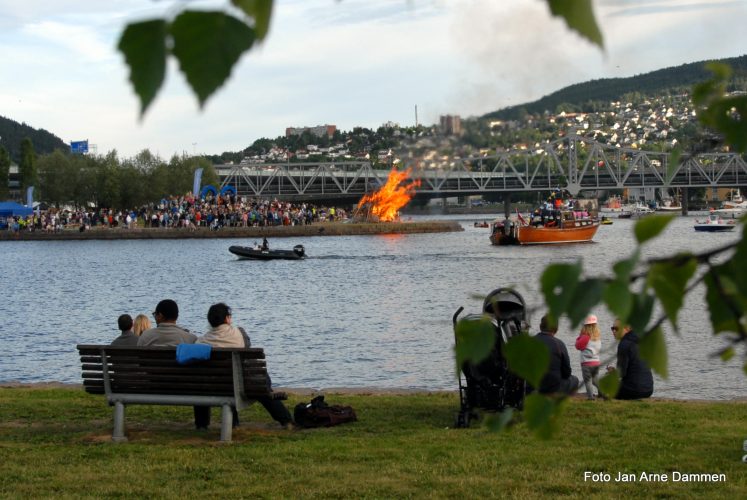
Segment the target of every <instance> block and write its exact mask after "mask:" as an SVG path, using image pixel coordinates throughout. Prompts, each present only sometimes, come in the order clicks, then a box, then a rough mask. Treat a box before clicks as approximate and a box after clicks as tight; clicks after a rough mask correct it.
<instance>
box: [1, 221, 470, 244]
mask: <svg viewBox="0 0 747 500" xmlns="http://www.w3.org/2000/svg"><path fill="white" fill-rule="evenodd" d="M458 231H464V228H463V227H462V226H461V225H460V224H459V222H458V221H426V222H376V223H360V222H350V223H343V222H322V223H319V224H314V225H309V226H269V227H230V228H222V229H219V230H217V231H211V230H209V229H207V228H199V229H196V230H194V231H190V230H188V229H185V228H135V229H124V228H94V229H90V230H88V231H84V232H80V231H78V230H73V229H65V230H63V231H62V232H58V233H47V232H44V231H20V232H17V233H14V232H10V231H0V241H64V240H78V241H87V240H152V239H206V238H207V239H213V238H263V237H268V238H269V237H272V238H292V237H300V236H362V235H380V234H421V233H447V232H458Z"/></svg>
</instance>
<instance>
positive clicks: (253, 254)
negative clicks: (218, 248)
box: [228, 245, 306, 260]
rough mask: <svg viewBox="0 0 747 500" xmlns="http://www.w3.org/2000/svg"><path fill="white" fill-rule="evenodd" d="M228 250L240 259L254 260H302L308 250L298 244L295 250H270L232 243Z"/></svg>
mask: <svg viewBox="0 0 747 500" xmlns="http://www.w3.org/2000/svg"><path fill="white" fill-rule="evenodd" d="M228 251H229V252H231V253H232V254H234V255H237V256H238V257H239V258H240V259H252V260H275V259H284V260H300V259H303V258H305V257H306V250H305V249H304V247H303V245H296V246H294V247H293V250H270V249H262V248H261V247H242V246H238V245H232V246H230V247H228Z"/></svg>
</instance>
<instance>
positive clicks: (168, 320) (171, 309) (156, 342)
mask: <svg viewBox="0 0 747 500" xmlns="http://www.w3.org/2000/svg"><path fill="white" fill-rule="evenodd" d="M153 318H154V319H155V320H156V325H157V326H156V327H155V328H150V329H148V330H145V331H144V332H143V333H142V334H141V335H140V338H139V339H138V341H137V345H138V346H145V347H173V346H176V345H179V344H194V343H195V340H197V336H196V335H194V334H193V333H190V331H189V330H187V329H186V328H183V327H181V326H179V325H177V324H176V320H177V319H178V318H179V306H177V305H176V302H174V301H173V300H171V299H164V300H162V301H161V302H159V303H158V305H157V306H156V310H155V311H154V312H153Z"/></svg>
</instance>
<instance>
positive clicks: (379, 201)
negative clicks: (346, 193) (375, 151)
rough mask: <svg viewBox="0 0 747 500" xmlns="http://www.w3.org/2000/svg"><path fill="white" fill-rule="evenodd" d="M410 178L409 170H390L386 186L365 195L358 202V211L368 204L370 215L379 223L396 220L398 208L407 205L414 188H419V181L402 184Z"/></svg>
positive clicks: (413, 193)
mask: <svg viewBox="0 0 747 500" xmlns="http://www.w3.org/2000/svg"><path fill="white" fill-rule="evenodd" d="M409 178H410V169H409V168H408V169H407V170H405V171H404V172H398V171H396V170H392V171H391V172H389V178H388V179H387V181H386V184H384V185H383V186H381V188H379V190H378V191H375V192H374V193H372V194H367V195H365V196H364V197H363V198H361V201H359V202H358V209H361V208H363V207H364V206H365V205H366V204H367V203H368V204H370V207H371V208H370V214H371V215H372V216H375V217H377V218H378V219H379V220H380V221H384V222H389V221H393V220H395V219H397V213H398V212H399V210H400V208H402V207H404V206H405V205H407V204H408V203H409V202H410V200H411V199H412V197H413V196H414V195H415V188H416V187H418V186H420V180H417V179H416V180H413V181H412V182H410V183H408V184H403V183H404V182H405V181H407V180H408V179H409Z"/></svg>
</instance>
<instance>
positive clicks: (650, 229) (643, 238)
mask: <svg viewBox="0 0 747 500" xmlns="http://www.w3.org/2000/svg"><path fill="white" fill-rule="evenodd" d="M673 220H674V216H672V215H649V216H648V217H644V218H642V219H641V220H639V221H638V222H636V223H635V227H634V228H633V232H634V233H635V238H636V240H638V243H645V242H647V241H648V240H650V239H651V238H655V237H656V236H658V235H659V233H661V232H662V231H663V230H664V228H666V227H667V225H668V224H669V223H670V222H672V221H673Z"/></svg>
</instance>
